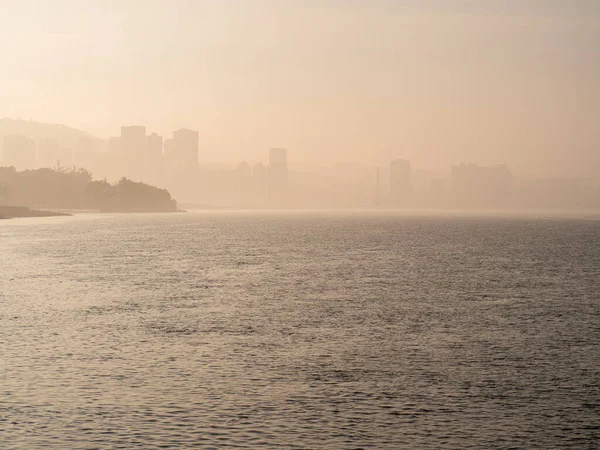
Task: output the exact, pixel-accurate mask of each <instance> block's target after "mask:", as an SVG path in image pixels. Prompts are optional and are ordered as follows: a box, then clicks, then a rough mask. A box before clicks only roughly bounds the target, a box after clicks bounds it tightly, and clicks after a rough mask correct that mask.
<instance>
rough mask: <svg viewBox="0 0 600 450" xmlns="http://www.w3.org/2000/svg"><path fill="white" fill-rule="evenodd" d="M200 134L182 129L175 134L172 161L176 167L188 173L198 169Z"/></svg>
mask: <svg viewBox="0 0 600 450" xmlns="http://www.w3.org/2000/svg"><path fill="white" fill-rule="evenodd" d="M199 136H200V135H199V133H198V132H197V131H194V130H188V129H185V128H183V129H181V130H177V131H174V132H173V144H172V145H173V148H172V155H173V156H172V160H173V162H174V164H175V167H177V168H178V169H184V170H186V171H189V170H196V169H198V156H199Z"/></svg>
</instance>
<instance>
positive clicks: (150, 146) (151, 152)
mask: <svg viewBox="0 0 600 450" xmlns="http://www.w3.org/2000/svg"><path fill="white" fill-rule="evenodd" d="M146 150H147V151H146V154H147V155H148V156H150V157H151V158H152V159H155V160H160V159H161V158H162V154H163V138H162V136H159V135H158V134H156V133H152V134H151V135H149V136H147V137H146Z"/></svg>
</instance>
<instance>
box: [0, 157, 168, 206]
mask: <svg viewBox="0 0 600 450" xmlns="http://www.w3.org/2000/svg"><path fill="white" fill-rule="evenodd" d="M0 204H4V205H19V206H27V207H30V208H42V209H88V210H98V211H102V212H173V211H176V210H177V202H176V201H175V200H174V199H173V198H172V197H171V194H170V193H169V191H167V190H166V189H160V188H157V187H155V186H150V185H148V184H145V183H140V182H135V181H132V180H129V179H127V178H121V180H119V181H118V182H117V183H109V182H107V181H106V180H94V179H93V177H92V174H91V173H90V172H89V171H87V170H85V169H77V168H74V167H73V168H69V169H67V168H61V167H57V168H44V169H37V170H24V171H20V172H19V171H17V170H16V169H15V168H14V167H0Z"/></svg>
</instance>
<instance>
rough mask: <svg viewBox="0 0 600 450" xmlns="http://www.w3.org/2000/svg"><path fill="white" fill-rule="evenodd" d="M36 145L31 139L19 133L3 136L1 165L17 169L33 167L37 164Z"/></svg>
mask: <svg viewBox="0 0 600 450" xmlns="http://www.w3.org/2000/svg"><path fill="white" fill-rule="evenodd" d="M35 147H36V145H35V141H34V140H33V139H30V138H28V137H27V136H21V135H7V136H4V140H3V145H2V165H3V166H7V167H10V166H13V167H15V168H16V169H17V170H26V169H35V168H36V165H37V155H36V148H35Z"/></svg>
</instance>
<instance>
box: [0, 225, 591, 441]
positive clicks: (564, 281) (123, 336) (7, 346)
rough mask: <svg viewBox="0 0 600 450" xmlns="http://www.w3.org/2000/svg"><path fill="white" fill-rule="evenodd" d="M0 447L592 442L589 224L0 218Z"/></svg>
mask: <svg viewBox="0 0 600 450" xmlns="http://www.w3.org/2000/svg"><path fill="white" fill-rule="evenodd" d="M0 262H1V265H2V269H1V272H0V342H1V347H0V352H1V353H0V447H1V448H2V449H38V448H70V449H91V448H123V449H132V448H190V447H195V446H197V447H200V448H302V449H308V448H328V449H338V448H340V449H341V448H355V449H358V448H417V449H428V448H431V449H440V448H457V449H458V448H460V449H468V448H473V449H483V448H541V449H550V448H578V449H596V448H599V445H600V444H599V443H600V314H599V313H600V221H594V220H583V219H579V220H576V219H569V220H567V219H546V220H543V219H523V218H521V219H518V218H514V219H510V218H503V219H491V218H466V217H464V218H460V217H454V218H452V217H449V218H440V217H438V218H435V217H429V218H428V217H420V218H407V217H394V216H391V215H388V216H385V215H383V216H373V215H366V214H360V215H351V214H321V215H317V214H313V215H299V214H288V215H285V214H275V213H272V214H266V213H265V214H259V213H256V214H250V213H246V214H242V213H213V214H175V215H129V216H128V215H121V216H120V215H112V216H111V215H104V216H103V215H81V216H75V217H70V218H69V217H67V218H45V219H22V220H13V221H2V222H1V223H0Z"/></svg>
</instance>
